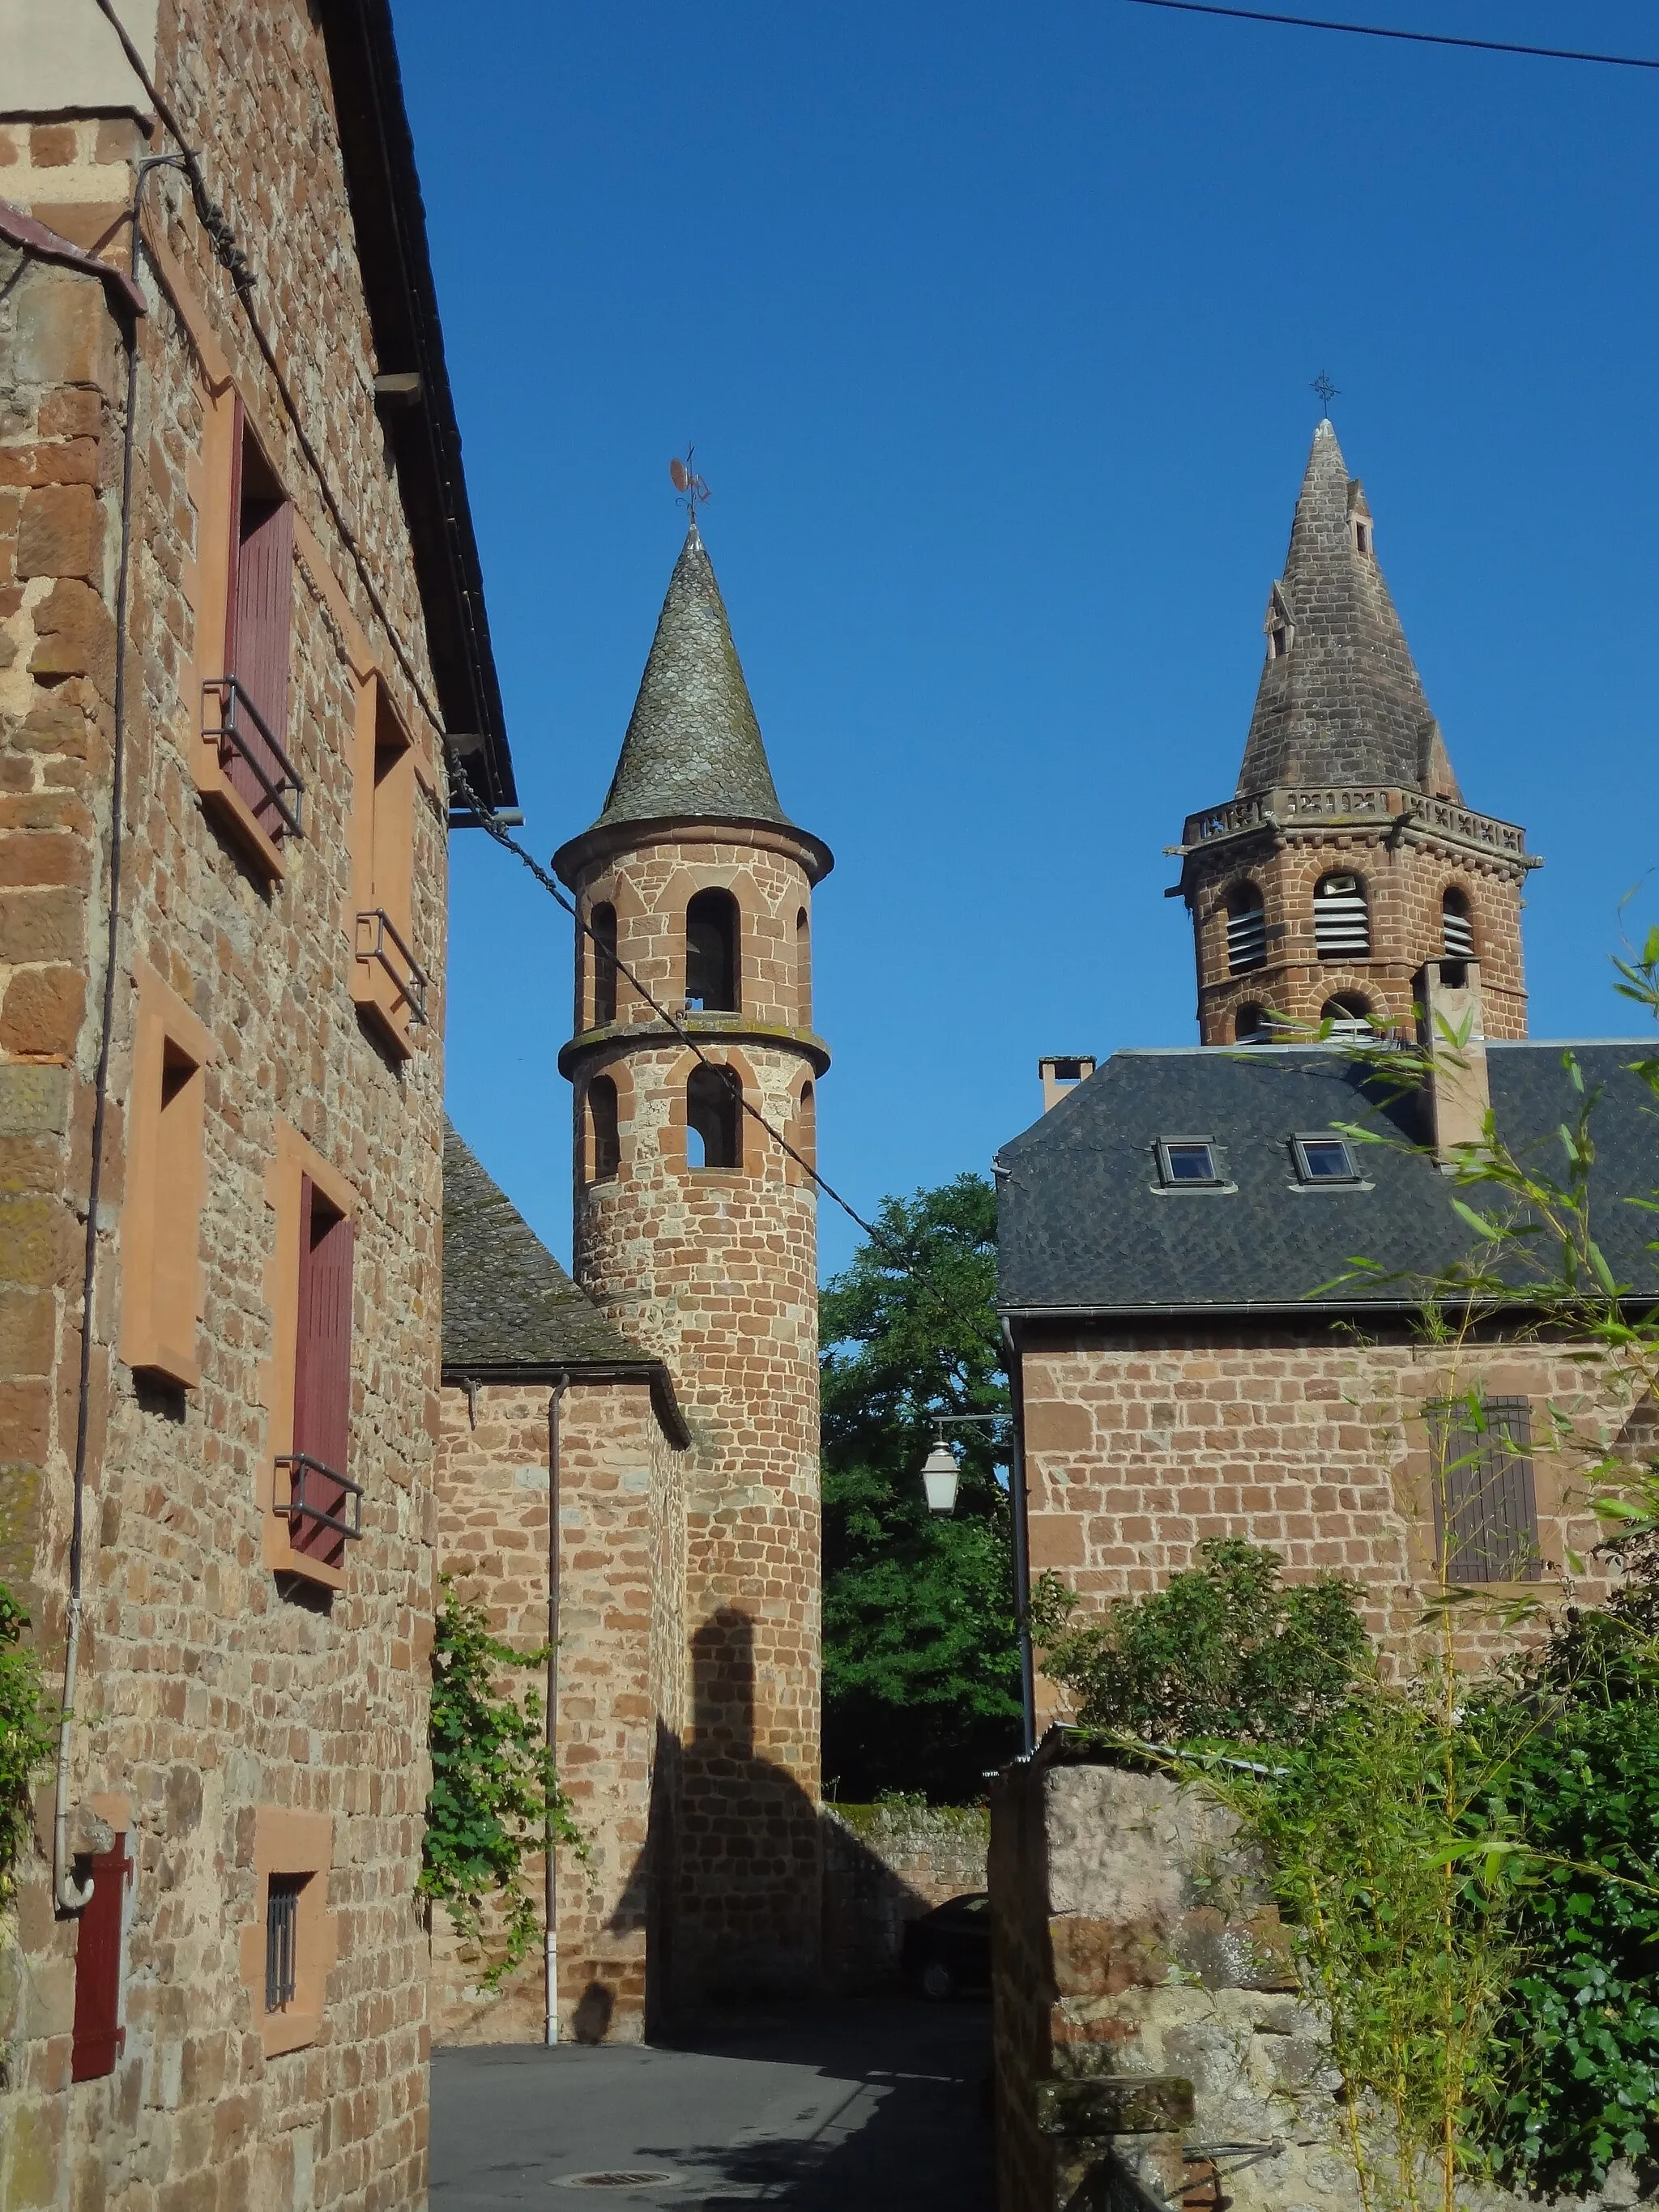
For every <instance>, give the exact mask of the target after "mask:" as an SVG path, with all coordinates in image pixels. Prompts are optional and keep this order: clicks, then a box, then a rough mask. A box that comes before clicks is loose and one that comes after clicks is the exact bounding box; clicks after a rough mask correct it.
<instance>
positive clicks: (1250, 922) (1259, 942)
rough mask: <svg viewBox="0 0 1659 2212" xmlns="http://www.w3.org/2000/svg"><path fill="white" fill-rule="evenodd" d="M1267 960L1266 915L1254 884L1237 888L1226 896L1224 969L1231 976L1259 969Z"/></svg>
mask: <svg viewBox="0 0 1659 2212" xmlns="http://www.w3.org/2000/svg"><path fill="white" fill-rule="evenodd" d="M1266 960H1267V910H1266V908H1264V907H1263V905H1262V902H1261V891H1260V890H1258V889H1257V887H1256V885H1255V884H1236V885H1235V886H1234V888H1233V889H1232V890H1231V891H1230V892H1229V893H1228V894H1227V966H1228V969H1229V970H1230V972H1231V974H1233V975H1244V974H1246V973H1248V971H1249V969H1252V968H1260V967H1261V966H1262V965H1263V964H1264V963H1265V962H1266Z"/></svg>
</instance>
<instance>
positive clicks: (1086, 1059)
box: [1037, 1052, 1095, 1114]
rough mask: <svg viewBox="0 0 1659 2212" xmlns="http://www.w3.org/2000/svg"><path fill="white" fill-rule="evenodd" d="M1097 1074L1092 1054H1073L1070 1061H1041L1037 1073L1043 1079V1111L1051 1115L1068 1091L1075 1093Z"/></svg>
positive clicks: (1038, 1063)
mask: <svg viewBox="0 0 1659 2212" xmlns="http://www.w3.org/2000/svg"><path fill="white" fill-rule="evenodd" d="M1094 1072H1095V1062H1094V1055H1093V1054H1092V1053H1086V1052H1084V1053H1073V1054H1072V1056H1071V1058H1070V1059H1063V1058H1062V1059H1050V1060H1038V1062H1037V1073H1038V1074H1039V1075H1040V1076H1041V1077H1042V1110H1043V1112H1044V1113H1045V1114H1050V1113H1052V1112H1053V1111H1054V1108H1055V1107H1056V1106H1058V1105H1059V1103H1060V1100H1061V1099H1062V1098H1063V1097H1065V1096H1066V1092H1067V1091H1075V1090H1076V1089H1077V1086H1078V1085H1079V1083H1082V1082H1084V1081H1085V1079H1087V1078H1088V1077H1089V1076H1091V1075H1092V1074H1093V1073H1094Z"/></svg>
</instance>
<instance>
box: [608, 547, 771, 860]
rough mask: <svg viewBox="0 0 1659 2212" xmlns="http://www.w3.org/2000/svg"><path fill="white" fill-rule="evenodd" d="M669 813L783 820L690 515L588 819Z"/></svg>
mask: <svg viewBox="0 0 1659 2212" xmlns="http://www.w3.org/2000/svg"><path fill="white" fill-rule="evenodd" d="M671 815H673V816H679V817H685V818H688V819H693V820H696V819H708V818H709V817H714V818H715V819H720V820H725V821H735V822H775V823H781V824H782V825H785V826H788V823H789V817H788V816H787V814H786V813H785V812H784V811H783V809H782V807H781V806H780V805H779V804H778V794H777V791H776V788H775V786H774V784H773V781H772V771H771V769H770V767H769V765H768V763H767V758H766V747H765V745H764V744H763V742H762V739H761V733H760V724H759V723H758V722H757V720H756V719H755V709H754V705H753V702H751V701H750V696H749V686H748V684H746V683H745V682H744V674H743V664H742V662H741V661H740V660H739V659H738V648H737V647H736V646H735V645H734V644H733V643H732V625H731V623H729V622H728V621H727V619H726V602H725V600H724V599H721V597H720V586H719V584H717V583H716V582H715V580H714V564H713V562H711V561H710V560H709V558H708V548H707V547H706V546H705V545H704V544H703V542H702V537H701V535H700V534H699V532H698V530H697V526H696V521H695V520H693V522H692V524H691V526H690V529H689V530H688V531H687V532H686V534H685V544H684V546H683V547H682V548H681V550H680V557H679V559H678V561H677V562H675V564H674V573H673V574H672V575H671V577H670V578H669V580H668V596H667V597H666V598H665V599H664V601H663V605H662V612H661V614H660V615H659V617H658V618H657V634H656V635H655V637H654V638H653V640H652V641H651V652H650V655H649V657H648V658H647V661H646V664H645V674H644V676H643V677H642V678H641V680H640V691H639V696H638V698H637V699H635V702H634V712H633V714H632V716H631V717H630V719H629V725H628V734H627V736H626V737H625V738H623V749H622V757H621V758H620V759H619V760H618V761H617V773H616V775H614V776H613V777H612V778H611V789H610V792H609V793H608V795H607V797H606V799H605V810H604V811H603V812H602V813H601V814H600V816H599V821H598V823H595V825H594V826H595V828H609V827H611V825H612V824H614V823H623V822H649V821H659V820H660V819H662V818H663V817H665V816H671Z"/></svg>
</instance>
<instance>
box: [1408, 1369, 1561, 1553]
mask: <svg viewBox="0 0 1659 2212" xmlns="http://www.w3.org/2000/svg"><path fill="white" fill-rule="evenodd" d="M1430 1425H1431V1431H1432V1436H1433V1449H1434V1477H1435V1480H1434V1523H1435V1540H1436V1551H1437V1555H1438V1559H1439V1562H1440V1571H1441V1573H1442V1574H1443V1577H1444V1578H1445V1580H1446V1581H1447V1582H1448V1583H1521V1582H1533V1581H1535V1580H1536V1579H1537V1575H1538V1570H1539V1565H1540V1561H1539V1553H1538V1504H1537V1498H1536V1494H1535V1492H1534V1486H1533V1474H1532V1408H1531V1407H1530V1405H1529V1404H1528V1401H1527V1400H1526V1399H1524V1398H1485V1399H1480V1400H1478V1401H1475V1402H1474V1403H1473V1404H1471V1402H1470V1401H1469V1400H1468V1399H1467V1398H1460V1399H1456V1400H1454V1401H1452V1402H1450V1403H1449V1404H1446V1405H1441V1406H1437V1407H1431V1409H1430Z"/></svg>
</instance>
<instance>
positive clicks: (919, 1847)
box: [823, 1805, 991, 1990]
mask: <svg viewBox="0 0 1659 2212" xmlns="http://www.w3.org/2000/svg"><path fill="white" fill-rule="evenodd" d="M990 1840H991V1815H990V1813H989V1812H988V1810H987V1808H985V1807H983V1806H977V1805H975V1806H965V1807H964V1806H954V1805H950V1806H935V1805H916V1806H911V1805H826V1806H825V1807H824V1808H823V1970H824V1980H825V1983H826V1984H827V1985H828V1986H829V1988H831V1989H834V1990H859V1989H872V1988H879V1987H880V1986H881V1985H882V1984H884V1983H890V1982H891V1981H892V1980H894V1979H895V1978H896V1976H897V1973H898V1967H899V1948H900V1945H901V1944H902V1942H903V1938H904V1926H905V1923H906V1922H907V1921H909V1920H914V1919H915V1918H916V1917H917V1916H918V1915H919V1914H921V1913H923V1912H930V1911H932V1910H933V1907H934V1906H935V1905H943V1904H945V1903H946V1902H947V1901H948V1899H951V1898H953V1897H962V1896H965V1895H967V1894H969V1893H971V1892H973V1891H975V1890H982V1889H983V1888H984V1887H985V1886H986V1861H987V1853H988V1851H989V1848H990Z"/></svg>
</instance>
